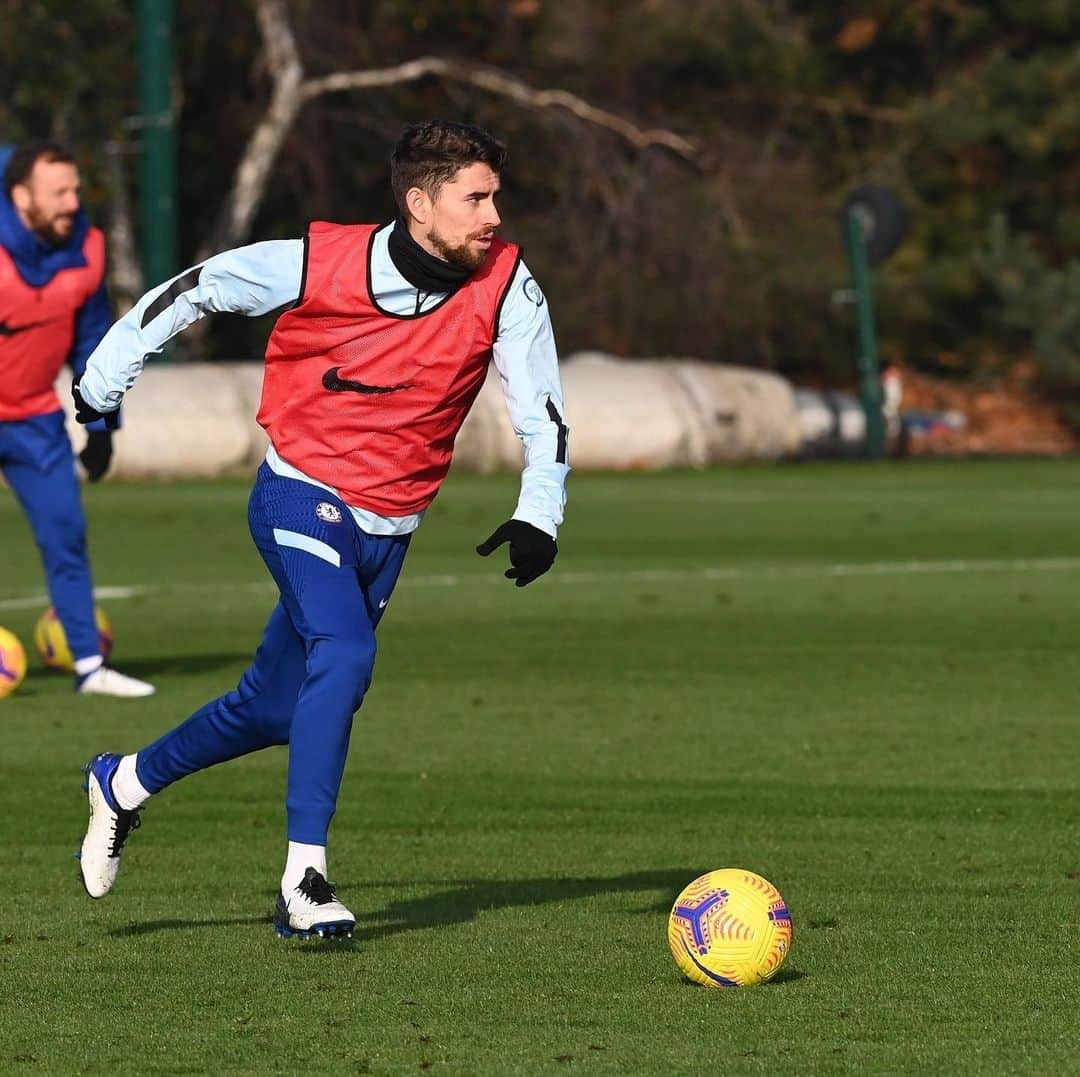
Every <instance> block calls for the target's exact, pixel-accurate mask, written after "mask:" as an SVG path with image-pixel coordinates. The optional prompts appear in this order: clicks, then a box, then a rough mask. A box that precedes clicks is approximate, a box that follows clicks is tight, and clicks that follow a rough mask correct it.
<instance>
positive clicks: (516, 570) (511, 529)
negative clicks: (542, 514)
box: [476, 520, 559, 587]
mask: <svg viewBox="0 0 1080 1077" xmlns="http://www.w3.org/2000/svg"><path fill="white" fill-rule="evenodd" d="M504 542H509V543H510V564H511V565H513V566H514V567H513V568H508V569H507V570H506V578H507V579H508V580H515V581H516V585H517V586H518V587H524V586H525V585H526V584H527V583H532V581H533V580H535V579H536V577H537V576H543V574H544V573H545V572H547V570H548V569H549V568H551V566H552V563H553V562H554V561H555V555H556V554H557V553H558V552H559V547H558V546H556V545H555V540H554V539H553V538H552V537H551V536H550V535H549V534H548V533H547V532H546V531H541V530H540V528H538V527H533V525H532V524H527V523H525V521H524V520H507V521H506V523H504V524H500V525H499V526H498V527H497V528H495V530H494V532H492V534H491V537H490V538H488V539H487V540H486V541H485V542H481V543H480V545H479V546H477V547H476V552H477V553H478V554H479V555H480V556H481V557H487V555H488V554H489V553H491V552H492V551H493V550H497V549H498V548H499V547H500V546H501V545H502V544H503V543H504Z"/></svg>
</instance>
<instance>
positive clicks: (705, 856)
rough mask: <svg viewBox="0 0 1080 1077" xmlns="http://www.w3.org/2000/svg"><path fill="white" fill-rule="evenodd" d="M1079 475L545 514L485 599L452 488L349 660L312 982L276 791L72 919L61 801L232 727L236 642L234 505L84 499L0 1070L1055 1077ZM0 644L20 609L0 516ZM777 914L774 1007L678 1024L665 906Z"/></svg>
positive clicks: (29, 740)
mask: <svg viewBox="0 0 1080 1077" xmlns="http://www.w3.org/2000/svg"><path fill="white" fill-rule="evenodd" d="M1078 486H1080V464H1078V463H1077V462H1074V461H1064V462H1030V463H1012V462H1009V463H1005V462H999V463H977V464H976V463H965V464H945V463H939V464H933V463H925V464H923V463H919V464H916V463H912V464H905V465H902V466H897V465H888V464H881V465H859V464H838V465H813V466H807V465H804V466H786V467H776V468H749V469H740V470H717V471H713V472H709V473H707V474H669V475H656V476H641V477H631V476H589V475H580V476H574V477H573V478H572V479H571V488H570V489H571V504H570V508H569V517H568V523H567V525H566V527H565V528H564V531H563V533H562V535H561V536H560V545H561V546H562V552H561V554H560V556H559V560H558V563H557V566H556V568H555V570H554V571H553V572H552V573H551V574H550V575H549V576H548V577H546V578H545V579H543V580H541V581H540V582H538V583H537V584H534V585H533V586H531V587H529V588H527V589H525V590H516V589H515V588H513V587H512V586H511V585H510V584H509V583H508V582H507V581H505V580H503V579H502V577H501V568H502V567H504V565H503V562H504V561H505V551H501V560H500V561H499V564H498V565H497V564H496V563H495V560H496V558H495V557H493V558H492V559H490V560H488V561H484V560H481V559H480V558H478V557H476V556H475V555H474V554H473V552H472V548H473V546H474V545H475V544H476V543H477V542H478V541H480V540H481V539H483V538H485V537H486V536H487V534H488V533H489V532H490V531H491V530H492V529H493V528H494V527H495V525H496V524H498V523H499V522H500V521H501V520H503V519H504V518H505V516H506V515H507V513H508V511H509V510H510V509H511V508H512V506H513V503H514V499H515V491H516V483H515V481H514V480H513V479H510V478H498V479H482V478H476V477H471V476H464V475H455V476H452V477H451V480H450V481H449V483H448V484H447V487H446V489H445V491H444V493H443V495H442V496H441V497H440V499H439V501H438V502H437V504H436V506H435V507H434V508H433V509H432V511H431V513H430V515H429V519H428V520H427V521H426V523H425V525H424V527H423V528H422V529H421V531H420V532H419V534H418V536H417V538H416V540H415V542H414V544H413V548H412V551H411V552H410V556H409V562H408V564H407V566H406V570H405V574H404V576H403V578H402V582H401V584H400V586H399V588H398V591H397V593H396V594H395V596H394V600H393V603H392V604H391V608H390V610H389V611H388V614H387V617H386V619H385V621H384V622H383V627H382V628H381V630H380V656H379V660H378V664H377V668H376V675H375V682H374V685H373V687H372V690H371V693H370V694H369V696H368V699H367V701H366V703H365V705H364V708H363V710H362V711H361V713H360V716H359V717H358V719H357V724H356V726H355V728H354V733H353V747H352V754H351V757H350V762H349V767H348V770H347V772H346V778H345V784H344V788H343V791H342V796H341V802H340V806H339V811H338V815H337V818H336V820H335V823H334V827H333V830H332V834H331V861H330V863H331V871H332V875H333V876H334V878H335V880H336V881H337V883H338V884H339V889H340V892H341V894H342V897H343V898H344V900H345V901H346V902H347V903H348V904H349V905H350V907H351V908H352V909H353V910H354V911H355V912H356V914H357V916H358V924H357V935H356V939H355V941H354V943H353V944H352V945H347V944H345V945H336V944H335V945H330V944H324V943H317V942H310V943H299V942H296V941H291V942H284V941H281V940H278V939H277V938H275V936H274V934H273V931H272V929H271V927H270V926H269V912H270V909H271V906H272V903H273V899H274V896H275V891H276V885H277V879H278V875H279V873H280V869H281V862H282V856H283V850H284V809H283V794H284V773H285V752H284V750H274V751H270V752H266V753H262V754H260V755H256V756H251V757H248V758H245V759H242V760H238V761H236V762H234V763H231V764H228V765H226V766H223V767H220V768H217V769H216V770H213V771H210V772H206V773H203V774H200V775H196V776H194V777H192V778H190V779H188V780H187V781H185V782H182V783H180V784H179V785H177V786H175V787H174V788H172V789H170V790H168V791H166V792H165V793H164V794H162V796H160V797H159V798H157V799H156V800H155V801H153V802H151V804H150V805H149V806H148V807H147V809H146V811H145V812H144V826H143V828H142V830H140V831H139V832H138V833H136V834H135V835H133V837H132V839H131V840H130V842H129V845H128V849H127V851H126V852H125V854H124V868H123V871H122V872H121V875H120V879H119V882H118V883H117V886H116V889H115V890H114V892H113V894H112V895H110V897H108V898H107V899H105V900H104V901H101V902H92V901H91V900H90V899H89V898H87V897H86V896H85V895H84V894H83V893H82V891H81V888H80V887H79V884H78V883H77V882H76V865H75V861H74V859H72V853H73V852H74V850H75V848H76V847H77V845H78V842H79V840H80V837H81V833H82V829H83V826H84V824H85V800H84V797H83V795H82V793H81V790H80V778H81V774H80V767H81V765H82V764H83V762H84V761H85V760H86V759H87V758H88V757H89V756H90V755H91V754H93V753H94V752H97V751H100V750H105V749H110V750H116V751H130V750H133V749H135V748H137V747H139V746H141V745H143V744H144V743H146V742H148V741H149V740H151V739H152V738H153V737H155V736H156V735H157V734H158V733H160V732H161V731H163V730H164V729H165V728H167V727H168V726H169V725H171V724H174V723H175V722H176V721H178V720H179V719H181V718H183V717H185V716H186V715H187V713H189V712H190V711H191V710H193V709H194V708H195V707H196V706H198V705H200V704H201V703H202V702H204V701H205V700H206V699H208V698H211V697H212V696H214V695H217V694H219V693H220V692H221V691H224V690H225V689H227V688H229V687H231V686H232V685H233V684H234V683H235V681H236V679H237V678H238V676H239V674H240V672H241V671H242V669H243V668H244V666H245V665H246V662H247V660H248V658H249V657H250V655H251V654H252V653H253V650H254V647H255V645H256V643H257V642H258V638H259V634H260V630H261V627H262V624H263V622H264V620H265V617H266V615H267V614H268V612H269V610H270V608H271V605H272V603H273V601H274V592H273V591H272V589H271V587H270V586H268V583H267V581H268V576H267V574H266V573H265V570H264V569H263V567H262V564H261V562H260V561H259V558H258V555H257V554H256V552H255V550H254V547H253V546H252V545H251V543H250V540H249V539H248V537H247V534H246V523H245V518H246V512H245V505H246V498H247V491H248V484H247V483H245V482H215V483H194V482H193V483H177V484H172V485H124V484H112V485H105V486H104V487H101V488H98V487H91V488H88V489H87V490H86V494H85V496H86V501H87V505H88V511H89V514H90V519H91V544H92V549H93V559H94V566H95V576H96V582H97V584H98V585H99V586H100V587H104V588H123V589H125V590H122V591H113V592H109V591H107V592H106V594H107V595H108V594H110V593H111V594H113V595H114V597H111V598H110V597H104V598H102V599H101V604H102V605H103V606H104V607H105V608H106V610H107V611H108V613H109V614H110V616H111V618H112V620H113V623H114V625H115V627H116V631H117V646H116V652H115V663H116V664H117V666H118V667H119V668H121V669H123V670H126V671H128V672H131V673H133V674H135V675H138V676H146V677H149V678H151V679H152V680H154V681H155V682H156V683H157V685H158V694H157V695H156V696H155V697H153V699H151V700H149V701H147V702H142V701H139V702H126V701H109V700H102V699H86V700H76V699H75V697H74V696H73V695H72V693H71V689H70V682H69V681H68V680H67V678H66V677H58V676H56V675H49V674H46V673H44V672H43V671H41V670H40V668H39V667H37V665H36V662H35V661H34V660H33V659H32V660H31V663H32V667H33V672H32V673H31V675H30V677H29V678H28V680H27V682H26V684H25V685H24V686H23V689H22V690H21V691H20V693H19V694H18V695H17V696H15V697H14V698H12V699H9V700H6V701H0V723H2V727H0V728H2V731H3V739H2V748H0V777H2V781H0V839H2V844H0V873H2V874H0V877H2V879H3V889H2V895H3V899H2V901H0V1070H3V1071H11V1072H20V1073H46V1072H50V1073H65V1074H66V1073H103V1074H126V1073H132V1074H135V1073H138V1074H150V1073H160V1074H173V1073H183V1074H197V1073H208V1074H211V1073H212V1074H221V1073H278V1072H280V1073H296V1072H308V1073H320V1074H322V1073H334V1074H337V1073H342V1074H345V1073H358V1072H359V1073H378V1074H390V1073H394V1074H399V1073H413V1072H416V1071H418V1070H425V1069H430V1070H432V1071H436V1072H444V1073H448V1074H493V1075H495V1074H498V1075H502V1074H534V1073H535V1074H543V1073H565V1072H568V1071H570V1072H579V1073H589V1074H615V1073H620V1074H625V1073H631V1074H691V1073H703V1072H709V1071H723V1072H725V1073H770V1074H776V1073H791V1074H828V1073H859V1074H866V1073H888V1074H896V1073H950V1074H958V1073H972V1074H975V1073H978V1074H990V1073H1015V1072H1021V1071H1024V1072H1045V1073H1050V1072H1059V1073H1063V1072H1070V1071H1072V1070H1074V1068H1075V1066H1076V1058H1077V1048H1078V1046H1080V1037H1078V1034H1077V1027H1078V1026H1077V1020H1076V1004H1077V999H1078V997H1080V973H1078V971H1077V962H1076V955H1075V938H1076V934H1077V929H1078V926H1080V912H1078V907H1080V877H1078V874H1080V798H1078V795H1077V794H1078V788H1077V787H1078V784H1080V783H1078V780H1077V747H1078V742H1080V733H1078V729H1080V727H1078V720H1077V703H1076V685H1077V683H1078V681H1080V646H1078V644H1080V603H1078V602H1077V594H1078V592H1080V537H1078V536H1080V497H1078V496H1077V489H1078ZM0 549H2V550H3V553H4V557H3V567H2V569H0V623H2V624H5V625H7V626H8V627H10V628H12V629H13V630H15V631H16V632H17V633H18V634H19V635H20V636H21V637H22V638H23V639H24V641H28V640H29V638H30V632H31V627H32V624H33V620H34V618H35V617H36V615H37V613H38V612H39V611H40V609H41V608H42V607H43V605H44V602H42V601H39V600H38V599H37V598H36V597H35V596H36V595H39V594H40V592H41V583H40V571H39V568H38V565H37V561H36V553H35V551H34V550H33V548H32V544H31V541H30V538H29V534H28V531H27V530H26V527H25V524H24V522H23V520H22V518H21V516H20V515H19V514H18V512H17V510H16V508H15V506H14V504H13V501H12V499H11V496H10V494H8V493H7V492H6V491H0ZM725 866H739V867H747V868H751V869H753V870H755V871H758V872H760V873H761V874H763V875H765V876H766V877H767V878H768V879H770V880H771V881H773V882H774V883H776V885H777V886H779V888H780V889H781V891H782V892H783V894H784V896H785V897H786V898H787V901H788V903H789V905H790V906H791V908H792V911H793V916H794V922H795V945H794V950H793V953H792V957H791V959H790V960H789V962H788V964H787V966H786V967H785V969H784V970H783V972H782V974H781V976H780V978H779V980H778V981H777V982H775V983H773V984H770V985H766V986H763V987H759V988H753V989H748V990H744V991H734V990H729V991H711V990H704V989H699V988H693V987H690V986H688V985H686V984H685V983H684V982H683V981H681V980H680V978H679V975H678V973H677V971H676V968H675V965H674V962H673V961H672V959H671V956H670V954H669V952H668V950H667V942H666V938H665V924H666V917H667V912H668V909H669V907H670V904H671V901H672V899H673V898H674V896H675V894H676V893H677V892H678V891H679V890H680V889H681V888H682V887H683V886H684V885H685V884H686V883H687V882H689V881H690V879H692V878H693V877H695V876H696V875H697V874H700V873H701V872H703V871H705V870H707V869H710V868H719V867H725Z"/></svg>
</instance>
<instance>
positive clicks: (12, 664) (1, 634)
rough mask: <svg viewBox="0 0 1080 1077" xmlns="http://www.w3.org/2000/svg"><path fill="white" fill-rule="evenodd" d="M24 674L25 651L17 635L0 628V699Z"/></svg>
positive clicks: (17, 685) (11, 690)
mask: <svg viewBox="0 0 1080 1077" xmlns="http://www.w3.org/2000/svg"><path fill="white" fill-rule="evenodd" d="M25 676H26V651H24V650H23V645H22V644H21V643H20V642H19V637H18V636H16V635H15V633H14V632H10V631H8V629H6V628H0V699H3V698H4V697H5V696H9V695H11V693H12V692H14V691H15V689H16V688H18V687H19V685H20V684H22V682H23V677H25Z"/></svg>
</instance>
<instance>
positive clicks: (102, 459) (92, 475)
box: [79, 430, 112, 482]
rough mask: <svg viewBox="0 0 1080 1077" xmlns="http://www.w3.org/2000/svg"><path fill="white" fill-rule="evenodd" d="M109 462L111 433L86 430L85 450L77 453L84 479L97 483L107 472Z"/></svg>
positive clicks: (108, 431)
mask: <svg viewBox="0 0 1080 1077" xmlns="http://www.w3.org/2000/svg"><path fill="white" fill-rule="evenodd" d="M111 460H112V431H111V430H88V431H87V432H86V448H85V449H83V451H82V452H81V453H79V462H80V463H81V464H82V466H83V467H84V468H86V477H87V478H88V479H89V480H90V481H91V482H97V481H98V479H100V478H101V477H102V476H103V475H104V474H105V472H106V471H108V470H109V463H110V461H111Z"/></svg>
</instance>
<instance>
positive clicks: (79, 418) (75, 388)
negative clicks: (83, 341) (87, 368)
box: [71, 378, 120, 477]
mask: <svg viewBox="0 0 1080 1077" xmlns="http://www.w3.org/2000/svg"><path fill="white" fill-rule="evenodd" d="M71 398H72V400H74V401H75V421H76V422H77V423H80V424H82V425H83V426H85V425H86V424H87V423H96V422H97V421H98V419H104V420H105V426H106V427H107V428H108V429H109V430H115V429H116V428H117V426H118V425H119V422H120V418H119V415H118V413H117V412H115V411H98V410H97V409H96V408H92V407H90V405H89V404H88V403H87V402H86V401H85V400H83V396H82V393H81V392H79V379H78V378H75V379H74V380H73V381H72V383H71ZM84 451H85V450H84ZM80 456H81V454H80ZM106 466H108V464H106ZM102 474H104V472H102ZM99 477H100V476H99Z"/></svg>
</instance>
